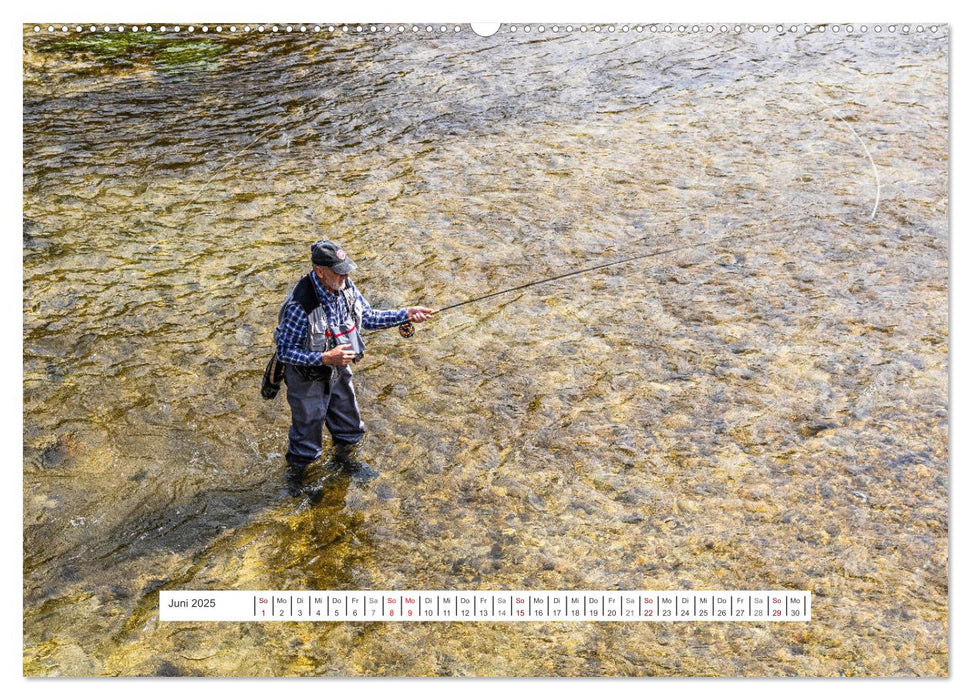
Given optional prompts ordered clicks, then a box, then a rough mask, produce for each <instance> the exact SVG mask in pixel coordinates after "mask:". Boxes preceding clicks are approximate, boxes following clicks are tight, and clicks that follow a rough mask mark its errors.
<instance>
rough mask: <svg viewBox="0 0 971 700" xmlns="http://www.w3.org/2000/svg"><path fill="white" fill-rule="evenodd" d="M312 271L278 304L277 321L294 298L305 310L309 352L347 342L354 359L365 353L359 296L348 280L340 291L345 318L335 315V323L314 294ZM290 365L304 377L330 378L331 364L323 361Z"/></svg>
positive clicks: (332, 347) (281, 319)
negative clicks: (354, 354)
mask: <svg viewBox="0 0 971 700" xmlns="http://www.w3.org/2000/svg"><path fill="white" fill-rule="evenodd" d="M312 275H313V272H311V273H310V274H308V275H307V276H305V277H303V278H301V280H300V281H299V282H297V284H296V286H294V288H293V289H292V290H291V291H290V294H289V295H288V296H287V298H286V301H284V302H283V305H282V306H281V307H280V313H279V317H278V322H279V323H282V322H283V312H284V311H285V310H286V308H287V306H288V305H289V304H291V303H293V302H296V303H298V304H300V307H301V308H302V309H303V310H304V313H306V314H307V337H306V339H305V340H304V343H303V349H304V350H309V351H311V352H327V351H328V350H332V349H334V348H335V347H337V345H339V344H345V345H350V346H351V348H352V349H353V350H354V351H355V353H356V356H355V358H354V361H355V362H357V361H358V360H360V359H361V358H362V357H363V356H364V341H363V340H362V338H361V322H362V320H363V318H364V305H363V304H362V303H361V299H360V297H359V296H358V295H357V293H356V290H354V288H353V287H352V286H351V284H350V282H349V281H348V283H347V285H346V286H345V287H344V289H342V290H341V291H340V292H339V294H340V296H341V298H342V299H343V301H344V306H345V308H346V309H347V311H348V313H347V316H346V317H345V318H344V319H334V321H335V323H334V324H331V323H330V322H329V321H328V319H327V311H326V307H325V306H324V305H323V303H321V301H320V298H319V297H318V296H317V288H316V286H315V285H314V281H313V278H312ZM293 367H294V368H295V369H296V370H297V371H298V372H300V374H301V375H303V377H304V378H305V379H310V380H320V379H329V378H330V374H331V368H330V367H329V366H326V365H321V366H319V367H311V366H306V365H293Z"/></svg>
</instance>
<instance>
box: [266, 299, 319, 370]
mask: <svg viewBox="0 0 971 700" xmlns="http://www.w3.org/2000/svg"><path fill="white" fill-rule="evenodd" d="M273 335H274V337H275V338H276V356H277V359H278V360H280V362H286V363H287V364H290V365H320V364H322V363H323V360H322V359H321V358H322V356H323V353H320V352H311V351H310V350H304V349H303V344H304V342H305V341H306V339H307V312H306V311H304V310H303V307H302V306H300V304H297V303H295V302H294V303H290V304H287V307H286V308H285V309H284V310H283V318H281V319H280V325H279V326H277V329H276V333H274V334H273Z"/></svg>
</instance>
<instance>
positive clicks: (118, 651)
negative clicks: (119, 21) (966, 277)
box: [23, 25, 949, 676]
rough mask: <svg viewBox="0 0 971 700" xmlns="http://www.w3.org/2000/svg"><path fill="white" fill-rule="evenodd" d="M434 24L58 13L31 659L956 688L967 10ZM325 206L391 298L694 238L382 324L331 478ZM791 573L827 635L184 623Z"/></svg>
mask: <svg viewBox="0 0 971 700" xmlns="http://www.w3.org/2000/svg"><path fill="white" fill-rule="evenodd" d="M395 29H396V28H393V29H392V31H391V32H390V34H388V35H386V34H384V32H383V31H381V30H380V29H379V31H377V32H376V33H374V34H371V33H369V32H368V31H367V27H365V31H364V32H363V35H360V34H357V33H356V32H354V31H353V27H352V31H351V32H349V33H348V34H344V33H342V32H340V31H337V32H334V33H331V32H329V31H327V29H326V28H325V29H324V31H323V32H321V33H313V32H312V31H308V32H307V33H300V32H298V31H295V32H293V33H289V34H288V33H285V32H280V33H277V34H273V33H271V32H269V31H268V32H266V33H263V34H257V33H256V32H251V33H249V34H247V33H244V32H242V31H240V32H237V33H236V34H232V35H231V34H229V33H228V32H227V31H224V32H223V33H222V34H219V35H216V34H215V33H212V32H210V33H208V34H202V33H201V32H199V31H198V30H197V31H196V32H195V33H194V34H191V35H190V34H189V33H188V32H187V31H186V29H185V28H184V27H183V28H182V29H181V31H180V33H178V34H175V33H174V32H172V31H169V32H167V33H165V34H163V33H161V32H159V31H156V32H155V33H153V34H151V35H149V34H146V33H145V32H142V33H140V34H137V35H133V34H130V33H126V34H123V35H120V36H119V35H118V34H117V33H113V34H110V35H108V34H105V33H104V32H102V31H98V32H96V33H94V34H91V33H89V32H87V31H85V32H82V33H81V34H78V33H77V32H75V31H74V30H73V28H72V29H71V31H69V32H67V33H63V32H60V31H56V32H54V33H53V34H51V33H48V32H47V31H46V27H45V28H44V31H42V32H40V33H35V32H34V31H33V26H27V27H25V28H24V115H23V118H24V216H25V218H24V230H23V267H24V290H23V291H24V305H23V321H24V329H23V333H24V384H23V392H24V501H23V502H24V670H25V673H26V674H28V675H116V674H117V675H326V674H331V675H358V674H371V675H383V674H396V675H541V676H548V675H826V676H835V675H942V674H946V673H947V670H948V653H947V624H948V609H947V595H948V581H947V564H948V561H947V555H948V549H947V534H948V511H947V508H948V502H947V497H948V452H947V437H948V435H947V425H948V423H947V421H948V393H947V391H948V384H947V378H948V364H947V363H948V355H947V348H948V306H947V304H948V299H947V283H948V228H947V192H948V190H947V185H948V150H947V148H948V128H949V127H948V99H947V86H948V74H947V65H948V63H947V62H948V57H947V50H948V36H947V35H948V32H947V28H946V27H941V28H939V29H938V31H936V32H934V33H932V32H930V30H929V28H927V29H925V30H924V31H922V32H920V33H918V32H917V31H916V29H915V28H914V27H911V28H910V32H909V33H907V34H904V33H903V32H902V30H900V29H899V28H898V31H897V32H895V33H893V34H891V33H890V32H889V31H888V29H887V28H886V27H884V29H883V31H882V32H881V33H879V34H878V33H876V32H875V31H873V30H872V29H871V31H869V32H867V33H865V34H864V33H861V32H859V31H857V32H856V33H854V34H852V35H847V34H846V33H845V32H842V33H839V34H836V33H833V32H825V33H815V32H814V33H810V34H808V35H807V34H805V33H804V32H803V31H802V28H801V27H800V29H799V30H798V31H796V32H789V31H786V32H785V33H783V34H779V33H777V32H776V30H775V27H774V25H773V27H772V28H771V31H769V32H763V31H761V28H760V29H759V30H758V31H755V32H748V31H747V30H746V29H743V31H742V32H741V33H740V34H736V33H735V32H733V31H729V32H727V33H724V34H722V33H720V32H718V31H717V29H716V31H715V32H714V33H713V34H711V35H709V34H706V33H705V32H704V30H702V31H701V32H700V33H697V34H696V33H691V32H690V31H689V32H687V33H685V34H683V35H682V34H679V33H678V32H677V30H676V28H675V31H674V32H671V33H665V32H663V31H661V32H658V33H652V32H650V31H647V30H645V31H643V32H637V31H636V30H634V29H633V28H631V30H630V31H629V32H624V31H623V30H622V28H621V26H619V25H618V26H617V27H616V28H615V29H616V31H614V32H608V31H607V29H606V27H604V28H603V30H602V31H599V32H597V31H594V29H593V25H591V28H590V30H589V31H587V32H585V33H581V32H579V31H574V32H572V33H568V32H566V31H565V29H564V28H562V27H561V28H560V31H559V32H557V33H554V32H552V30H551V29H550V28H546V29H545V31H544V32H542V33H541V32H539V29H538V26H533V27H531V31H530V32H528V33H527V32H524V31H523V28H522V27H520V28H519V31H517V32H515V33H512V32H509V31H508V28H504V30H503V31H501V32H500V33H498V34H497V35H495V36H493V37H490V38H482V37H478V36H475V35H474V34H472V33H471V32H470V31H469V30H468V27H463V31H461V32H459V33H454V32H452V31H451V29H450V30H449V32H447V33H446V34H442V33H440V32H439V31H438V30H436V31H434V32H431V33H428V32H426V31H424V28H422V31H420V32H418V33H412V32H411V31H410V27H409V31H406V32H404V33H403V34H398V33H397V32H396V31H395ZM871 158H872V161H871ZM325 236H326V237H332V238H335V239H336V240H338V241H340V242H341V243H342V244H343V245H344V247H345V249H346V250H347V251H348V252H349V253H350V255H351V256H352V257H353V258H354V259H355V261H356V262H357V263H358V264H359V269H358V271H357V273H356V274H355V276H354V279H355V282H356V283H357V285H358V287H359V288H360V289H361V290H362V291H363V292H364V294H365V296H367V298H368V300H369V301H370V302H371V304H372V305H373V306H375V307H376V308H395V307H400V306H403V305H406V304H427V305H431V306H445V305H448V304H451V303H455V302H457V301H461V300H463V299H467V298H469V297H473V296H478V295H480V294H484V293H487V292H490V291H494V290H497V289H502V288H506V287H510V286H515V285H517V284H521V283H523V282H527V281H530V280H534V279H540V278H543V277H548V276H551V275H555V274H559V273H562V272H567V271H570V270H572V269H577V268H580V267H587V266H592V265H596V264H599V263H602V262H609V261H611V260H616V259H620V258H623V257H626V256H631V255H638V254H642V253H648V252H651V251H654V250H669V249H677V248H678V247H679V246H695V247H691V248H687V249H685V250H683V251H675V252H671V253H667V254H665V255H660V256H657V257H655V258H649V259H647V260H642V261H639V262H634V263H630V264H626V265H621V266H616V267H612V268H609V269H606V270H602V271H600V272H596V273H593V274H589V275H584V276H580V277H572V278H569V279H565V280H562V281H559V282H554V283H550V284H547V285H542V286H538V287H535V288H531V289H529V290H525V291H522V292H517V293H514V294H509V295H504V296H500V297H497V298H495V299H490V300H486V301H483V302H481V303H478V304H471V305H467V306H463V307H461V308H459V309H455V310H452V311H449V312H446V313H444V314H442V315H440V316H439V317H437V318H435V319H434V320H433V321H431V322H429V323H426V324H424V325H421V326H419V327H418V332H417V333H416V335H415V336H414V337H413V338H411V339H409V340H405V339H403V338H401V337H400V336H399V335H398V334H397V333H396V332H395V331H393V330H388V331H380V332H375V333H371V334H370V335H369V336H367V337H366V341H367V342H368V353H367V356H366V357H365V358H364V360H363V361H362V362H361V363H360V364H359V365H358V366H357V367H356V368H355V373H356V382H357V388H358V393H359V399H360V403H361V407H362V411H363V415H364V420H365V422H366V423H367V426H368V437H367V440H366V443H365V445H364V448H363V450H362V452H363V456H364V457H365V458H366V459H367V461H368V462H369V464H370V465H371V466H372V467H373V468H374V469H375V470H376V471H378V472H379V473H380V476H379V477H378V478H377V479H375V480H373V481H371V482H368V483H362V482H360V481H357V480H353V479H349V478H348V477H346V476H341V475H337V476H334V475H331V474H330V472H329V471H328V470H327V467H326V465H317V466H316V467H315V468H314V471H313V476H314V477H315V478H319V479H322V480H323V481H324V483H325V485H326V491H325V496H324V499H323V501H322V502H321V503H320V504H319V505H310V504H308V503H306V502H304V501H301V500H300V499H292V498H289V497H288V496H287V495H286V494H285V493H284V488H283V487H284V482H283V473H284V461H283V457H282V453H283V452H284V451H285V449H286V432H287V428H288V421H289V412H288V409H287V405H286V402H285V400H284V398H283V397H282V396H280V397H278V398H277V399H276V400H275V401H273V402H266V401H263V400H262V399H261V398H260V396H259V383H260V379H261V374H262V370H263V366H264V364H265V362H266V359H267V357H268V355H269V353H270V352H272V332H273V328H274V326H275V322H276V314H277V310H278V308H279V304H280V303H281V301H282V300H283V298H284V296H285V295H286V293H287V291H288V289H289V287H290V285H292V284H293V283H294V282H295V281H296V280H297V279H298V277H299V276H300V275H301V274H304V273H305V272H306V270H307V269H308V264H307V263H308V247H309V245H310V243H311V242H313V241H314V240H316V239H318V238H321V237H325ZM699 243H706V244H708V245H705V246H697V244H699ZM790 587H791V588H795V589H808V590H811V591H812V592H813V596H814V598H813V620H812V622H811V623H807V624H753V623H737V624H729V623H722V624H711V623H709V624H705V623H681V624H677V625H672V624H668V625H662V624H645V623H629V624H628V623H615V624H596V623H521V624H515V625H511V624H486V623H476V624H458V623H456V624H447V623H425V624H412V625H408V624H390V623H388V624H378V623H369V624H361V623H348V624H339V623H322V624H299V623H292V624H291V623H278V624H273V625H261V624H251V623H247V624H230V623H219V624H211V623H209V624H207V623H160V622H159V620H158V610H157V606H158V591H159V590H161V589H165V588H171V589H207V588H225V589H247V590H271V589H303V590H307V589H311V590H314V589H321V590H323V589H436V590H442V589H446V590H448V589H463V588H465V589H473V590H479V589H482V590H497V589H571V590H572V589H577V590H601V589H620V590H625V589H654V590H658V589H692V588H693V589H700V590H711V589H777V588H790Z"/></svg>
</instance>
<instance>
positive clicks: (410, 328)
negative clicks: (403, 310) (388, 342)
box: [398, 321, 415, 338]
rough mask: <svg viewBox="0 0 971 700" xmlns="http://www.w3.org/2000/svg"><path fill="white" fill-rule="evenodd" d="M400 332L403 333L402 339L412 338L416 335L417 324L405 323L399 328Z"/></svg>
mask: <svg viewBox="0 0 971 700" xmlns="http://www.w3.org/2000/svg"><path fill="white" fill-rule="evenodd" d="M398 332H399V333H401V337H402V338H410V337H411V336H413V335H414V334H415V324H414V323H412V322H411V321H405V322H404V323H402V324H401V325H400V326H398Z"/></svg>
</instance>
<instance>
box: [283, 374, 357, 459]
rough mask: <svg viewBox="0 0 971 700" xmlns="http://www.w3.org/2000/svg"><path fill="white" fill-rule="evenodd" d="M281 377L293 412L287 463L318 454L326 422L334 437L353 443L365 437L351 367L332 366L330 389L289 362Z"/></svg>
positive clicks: (314, 456)
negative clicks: (311, 380)
mask: <svg viewBox="0 0 971 700" xmlns="http://www.w3.org/2000/svg"><path fill="white" fill-rule="evenodd" d="M283 379H284V381H285V382H286V383H287V403H289V404H290V413H291V415H292V416H293V422H292V424H291V425H290V448H289V449H288V450H287V463H289V464H290V465H292V466H301V465H307V464H310V463H311V462H313V461H314V460H315V459H317V458H318V457H320V454H321V451H322V441H323V432H324V425H325V424H326V425H327V430H329V431H330V434H331V436H332V437H333V438H334V440H338V441H340V442H347V443H356V442H360V440H361V438H363V437H364V423H363V421H361V412H360V411H359V410H358V408H357V398H356V397H355V396H354V383H353V382H352V381H351V370H350V368H348V367H335V368H334V370H333V372H331V379H330V386H329V391H328V383H327V382H325V381H323V382H308V381H307V380H306V379H304V378H303V377H301V376H300V373H299V372H297V370H295V369H294V368H293V367H292V366H290V365H287V369H286V372H285V373H284V375H283Z"/></svg>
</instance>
